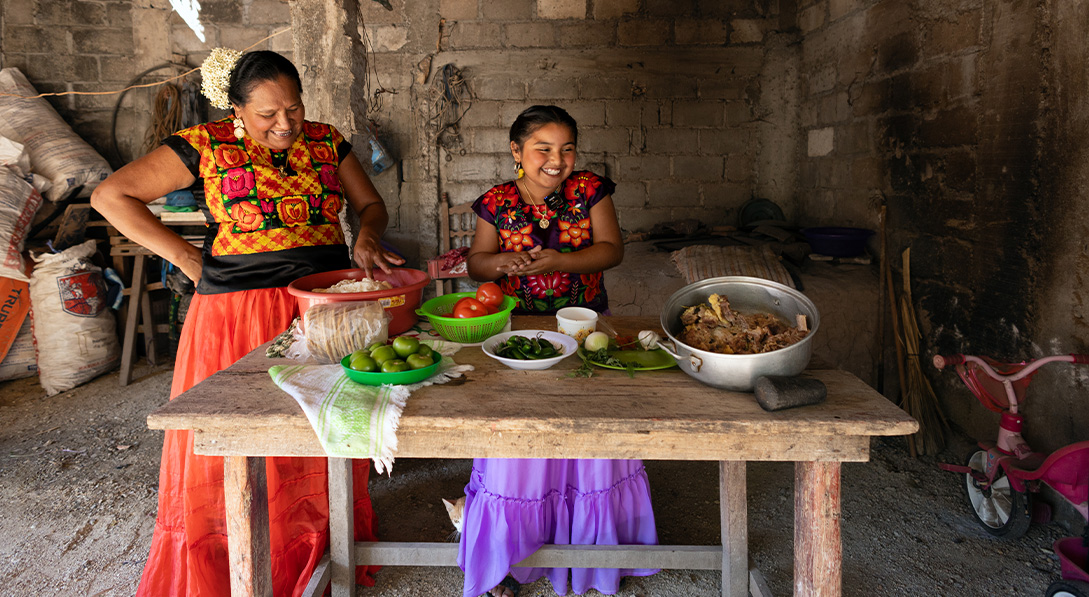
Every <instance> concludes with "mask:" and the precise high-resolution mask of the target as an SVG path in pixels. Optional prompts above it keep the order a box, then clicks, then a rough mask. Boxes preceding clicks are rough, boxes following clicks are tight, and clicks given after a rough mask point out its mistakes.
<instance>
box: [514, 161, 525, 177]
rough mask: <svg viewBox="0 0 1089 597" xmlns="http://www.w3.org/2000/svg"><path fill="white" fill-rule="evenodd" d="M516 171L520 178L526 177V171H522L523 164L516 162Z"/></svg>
mask: <svg viewBox="0 0 1089 597" xmlns="http://www.w3.org/2000/svg"><path fill="white" fill-rule="evenodd" d="M514 171H515V172H517V173H518V178H522V177H523V176H525V175H526V171H525V170H523V169H522V162H514Z"/></svg>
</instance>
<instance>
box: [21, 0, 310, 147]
mask: <svg viewBox="0 0 1089 597" xmlns="http://www.w3.org/2000/svg"><path fill="white" fill-rule="evenodd" d="M290 20H291V17H290V13H289V10H288V6H287V3H286V2H284V1H282V0H206V1H204V2H201V22H202V23H203V26H204V35H205V41H204V42H201V41H200V40H199V39H198V38H197V36H196V34H195V33H194V32H193V31H192V30H191V29H190V28H189V26H188V25H187V24H186V23H185V22H184V21H183V20H182V19H181V18H180V17H179V16H178V14H177V13H175V12H173V11H172V10H171V7H170V4H169V3H167V2H150V1H147V0H137V1H135V2H129V1H117V2H114V1H98V0H4V1H3V2H0V68H7V67H18V68H19V69H20V70H21V71H23V73H24V74H25V75H26V77H27V79H28V80H29V81H30V82H31V83H32V84H33V85H34V86H35V88H36V89H37V90H38V92H39V93H58V92H66V91H81V92H96V93H101V92H107V91H116V90H120V89H123V88H124V87H126V86H127V85H129V84H130V83H132V82H133V79H134V77H136V76H137V75H139V74H140V73H143V72H145V71H147V70H148V69H155V70H152V71H151V72H149V73H147V75H146V76H145V77H143V78H141V79H140V80H139V81H137V82H138V83H149V82H153V81H159V80H162V79H165V78H168V77H172V76H174V75H177V74H181V73H182V72H184V71H185V70H188V68H191V67H195V66H199V65H200V63H201V61H202V60H203V59H204V57H205V56H207V54H208V51H209V50H211V49H212V48H214V47H216V46H219V45H223V46H228V47H233V48H237V49H241V48H244V47H246V46H249V45H250V44H252V43H254V42H256V41H258V40H260V39H261V38H263V37H265V36H267V35H269V34H271V33H274V32H276V31H279V30H281V29H284V28H285V27H289V26H290ZM257 48H258V49H273V50H276V51H279V52H282V53H285V54H286V55H288V56H290V55H291V48H292V43H291V33H290V31H288V32H287V33H284V34H282V35H278V36H276V37H273V38H272V39H270V40H268V41H266V42H263V43H262V44H260V45H258V46H257ZM172 62H173V63H175V64H178V65H179V66H176V67H171V66H168V67H166V68H156V67H161V66H163V65H167V64H169V63H172ZM184 65H187V66H184ZM158 92H159V89H158V88H150V89H135V90H132V91H130V92H128V93H126V94H124V97H123V98H122V97H121V95H120V94H103V95H64V96H50V97H49V98H48V100H49V102H50V103H51V104H52V105H53V107H54V108H56V110H57V111H58V112H59V113H60V114H61V116H62V117H64V119H65V120H66V121H67V122H68V123H69V124H70V125H72V128H73V129H74V130H75V131H76V133H77V134H79V135H80V136H81V137H83V138H84V139H85V140H86V141H87V142H88V143H90V144H91V146H92V147H94V148H95V149H96V150H98V152H99V153H101V154H102V156H103V157H105V158H106V159H107V160H109V161H110V163H111V165H112V166H114V167H115V168H116V167H119V166H121V165H123V164H124V163H126V162H128V161H131V160H132V159H134V158H136V157H139V156H140V155H142V146H143V142H144V137H145V135H146V134H147V129H148V127H149V125H150V123H151V122H152V110H153V106H154V100H155V96H156V94H157V93H158ZM119 101H120V105H118V104H119ZM115 110H117V124H116V131H117V134H116V142H117V146H118V149H119V150H120V155H118V153H117V152H115V151H114V150H113V138H114V135H113V128H114V127H113V120H114V111H115Z"/></svg>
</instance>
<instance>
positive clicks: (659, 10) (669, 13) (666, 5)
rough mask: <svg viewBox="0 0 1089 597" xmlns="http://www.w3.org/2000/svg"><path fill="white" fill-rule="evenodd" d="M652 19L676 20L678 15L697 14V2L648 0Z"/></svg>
mask: <svg viewBox="0 0 1089 597" xmlns="http://www.w3.org/2000/svg"><path fill="white" fill-rule="evenodd" d="M646 3H647V14H648V15H650V16H651V17H665V18H667V19H675V18H677V16H678V15H691V14H696V0H646Z"/></svg>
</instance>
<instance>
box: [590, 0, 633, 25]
mask: <svg viewBox="0 0 1089 597" xmlns="http://www.w3.org/2000/svg"><path fill="white" fill-rule="evenodd" d="M636 12H639V0H594V18H595V19H599V20H603V19H616V18H620V17H622V16H624V15H626V14H633V13H636Z"/></svg>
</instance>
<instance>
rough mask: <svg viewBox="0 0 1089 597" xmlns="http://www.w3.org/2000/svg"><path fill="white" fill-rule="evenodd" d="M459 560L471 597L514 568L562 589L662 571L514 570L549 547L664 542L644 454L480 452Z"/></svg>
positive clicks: (603, 587)
mask: <svg viewBox="0 0 1089 597" xmlns="http://www.w3.org/2000/svg"><path fill="white" fill-rule="evenodd" d="M462 524H463V526H462V535H461V545H460V546H459V549H458V565H459V566H461V569H462V570H464V571H465V587H464V591H463V595H464V597H476V596H477V595H481V594H482V593H486V592H487V591H488V590H489V589H491V588H492V587H494V586H496V585H498V584H499V583H500V581H502V580H503V578H504V577H506V576H507V574H508V573H509V574H511V575H513V576H514V578H515V579H516V580H518V582H521V583H528V582H532V581H535V580H537V579H538V578H540V577H542V576H545V577H548V580H549V581H551V582H552V587H553V589H554V590H555V591H556V594H557V595H566V594H567V585H568V577H570V583H571V588H572V590H573V591H574V592H575V593H576V594H581V593H585V592H586V591H588V590H589V589H597V590H598V591H600V592H601V593H605V594H607V595H612V594H614V593H616V592H617V589H618V588H619V585H620V577H622V576H649V575H651V574H654V573H655V572H657V570H648V569H638V570H630V569H615V568H613V569H606V568H511V566H513V565H514V564H516V563H518V562H520V561H522V560H523V559H524V558H526V557H528V556H529V555H530V554H532V553H533V552H535V551H536V550H537V549H538V548H540V547H541V546H542V545H657V544H658V532H657V530H656V529H655V526H654V511H653V510H652V509H651V504H650V483H649V482H648V480H647V473H646V469H644V468H643V462H642V461H641V460H543V459H497V458H478V459H476V460H474V461H473V472H472V476H471V477H470V479H469V484H468V485H467V486H466V487H465V514H464V518H463V523H462Z"/></svg>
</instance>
